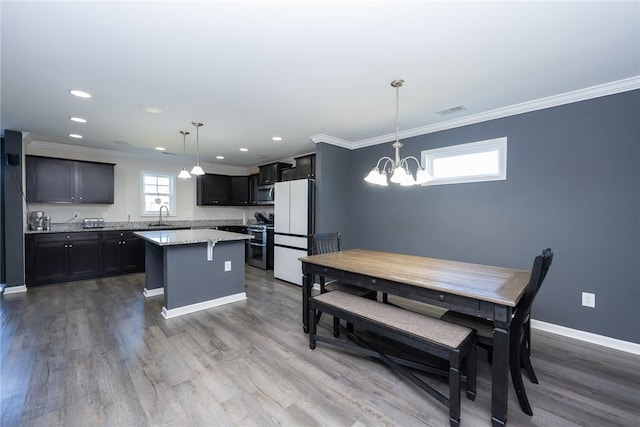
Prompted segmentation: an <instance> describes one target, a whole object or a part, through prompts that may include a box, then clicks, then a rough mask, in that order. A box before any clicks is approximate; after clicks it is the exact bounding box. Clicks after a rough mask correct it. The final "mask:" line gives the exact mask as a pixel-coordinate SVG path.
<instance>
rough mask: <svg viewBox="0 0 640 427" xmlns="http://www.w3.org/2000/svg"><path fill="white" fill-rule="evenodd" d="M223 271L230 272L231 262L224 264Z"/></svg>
mask: <svg viewBox="0 0 640 427" xmlns="http://www.w3.org/2000/svg"><path fill="white" fill-rule="evenodd" d="M224 271H231V261H225V262H224Z"/></svg>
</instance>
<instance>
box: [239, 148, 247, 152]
mask: <svg viewBox="0 0 640 427" xmlns="http://www.w3.org/2000/svg"><path fill="white" fill-rule="evenodd" d="M240 151H249V149H248V148H241V149H240Z"/></svg>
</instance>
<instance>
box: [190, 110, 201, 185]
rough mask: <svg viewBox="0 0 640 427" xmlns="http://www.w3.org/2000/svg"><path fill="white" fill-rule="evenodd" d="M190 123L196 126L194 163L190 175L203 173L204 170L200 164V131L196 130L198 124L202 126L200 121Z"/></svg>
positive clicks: (198, 127)
mask: <svg viewBox="0 0 640 427" xmlns="http://www.w3.org/2000/svg"><path fill="white" fill-rule="evenodd" d="M191 124H192V125H194V126H195V127H196V164H195V166H194V167H193V168H192V169H191V174H192V175H204V171H203V170H202V167H201V166H200V133H199V132H198V130H199V129H200V126H202V123H199V122H191Z"/></svg>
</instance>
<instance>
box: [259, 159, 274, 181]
mask: <svg viewBox="0 0 640 427" xmlns="http://www.w3.org/2000/svg"><path fill="white" fill-rule="evenodd" d="M277 172H278V165H277V164H276V163H274V164H271V165H264V166H260V173H259V178H258V185H269V184H273V183H275V182H276V176H277Z"/></svg>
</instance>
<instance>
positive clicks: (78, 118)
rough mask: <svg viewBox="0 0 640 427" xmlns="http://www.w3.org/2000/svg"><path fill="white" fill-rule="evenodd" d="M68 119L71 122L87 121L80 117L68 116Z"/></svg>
mask: <svg viewBox="0 0 640 427" xmlns="http://www.w3.org/2000/svg"><path fill="white" fill-rule="evenodd" d="M69 120H71V121H72V122H78V123H87V121H86V120H85V119H83V118H82V117H69Z"/></svg>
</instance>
